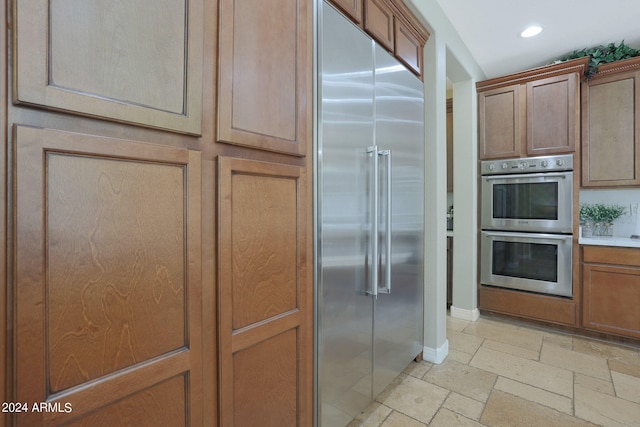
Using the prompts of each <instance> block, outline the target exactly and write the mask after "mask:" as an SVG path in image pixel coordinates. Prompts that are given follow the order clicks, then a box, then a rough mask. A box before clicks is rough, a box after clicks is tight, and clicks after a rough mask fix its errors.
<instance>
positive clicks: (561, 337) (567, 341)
mask: <svg viewBox="0 0 640 427" xmlns="http://www.w3.org/2000/svg"><path fill="white" fill-rule="evenodd" d="M542 343H543V344H545V343H546V344H552V345H556V346H558V347H562V348H566V349H567V350H572V349H573V336H571V335H567V334H561V333H555V332H546V331H545V332H544V333H543V338H542Z"/></svg>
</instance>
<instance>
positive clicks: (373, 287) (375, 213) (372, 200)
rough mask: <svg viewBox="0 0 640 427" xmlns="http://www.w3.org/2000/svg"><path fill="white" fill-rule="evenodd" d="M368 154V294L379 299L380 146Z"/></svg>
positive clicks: (368, 150) (375, 146) (374, 146)
mask: <svg viewBox="0 0 640 427" xmlns="http://www.w3.org/2000/svg"><path fill="white" fill-rule="evenodd" d="M367 153H368V155H369V156H370V161H371V172H373V173H371V174H370V175H369V176H370V181H369V183H370V187H369V211H370V216H371V218H370V221H371V230H370V232H371V238H370V239H371V262H370V263H369V268H370V270H371V272H370V274H369V278H370V281H369V283H368V285H367V294H369V295H373V296H374V297H376V298H377V297H378V280H379V279H378V271H379V262H380V261H379V259H380V254H379V251H380V248H379V237H378V233H379V227H378V222H379V221H380V219H379V206H380V168H379V162H378V146H377V145H372V146H370V147H367Z"/></svg>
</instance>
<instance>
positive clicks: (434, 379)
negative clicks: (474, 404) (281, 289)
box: [424, 360, 496, 402]
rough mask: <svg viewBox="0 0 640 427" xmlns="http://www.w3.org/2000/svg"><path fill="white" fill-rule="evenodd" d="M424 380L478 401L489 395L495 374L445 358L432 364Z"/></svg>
mask: <svg viewBox="0 0 640 427" xmlns="http://www.w3.org/2000/svg"><path fill="white" fill-rule="evenodd" d="M424 380H425V381H428V382H430V383H433V384H437V385H439V386H440V387H444V388H446V389H447V390H451V391H455V392H456V393H459V394H461V395H463V396H467V397H470V398H472V399H475V400H478V401H480V402H485V401H486V400H487V398H488V397H489V393H490V392H491V388H492V387H493V384H494V383H495V381H496V375H495V374H493V373H491V372H487V371H484V370H482V369H478V368H475V367H473V366H469V365H465V364H462V363H458V362H454V361H450V360H445V361H444V363H442V364H441V365H434V366H433V367H432V368H431V369H430V370H429V372H427V374H426V375H425V376H424Z"/></svg>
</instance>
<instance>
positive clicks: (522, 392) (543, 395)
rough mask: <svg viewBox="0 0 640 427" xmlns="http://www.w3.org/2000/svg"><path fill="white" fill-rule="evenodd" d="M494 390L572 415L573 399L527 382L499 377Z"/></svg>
mask: <svg viewBox="0 0 640 427" xmlns="http://www.w3.org/2000/svg"><path fill="white" fill-rule="evenodd" d="M494 389H495V390H500V391H504V392H507V393H511V394H513V395H515V396H518V397H521V398H523V399H527V400H530V401H532V402H536V403H539V404H541V405H544V406H548V407H550V408H553V409H556V410H558V411H560V412H564V413H565V414H569V415H573V399H571V398H569V397H566V396H560V395H558V394H555V393H551V392H550V391H546V390H542V389H540V388H537V387H533V386H530V385H528V384H522V383H519V382H517V381H513V380H510V379H508V378H503V377H499V378H498V381H497V382H496V386H495V388H494Z"/></svg>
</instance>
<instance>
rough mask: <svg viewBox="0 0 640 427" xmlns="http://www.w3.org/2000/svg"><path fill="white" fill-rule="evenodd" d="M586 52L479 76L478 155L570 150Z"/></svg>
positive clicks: (575, 137) (490, 156) (576, 125)
mask: <svg viewBox="0 0 640 427" xmlns="http://www.w3.org/2000/svg"><path fill="white" fill-rule="evenodd" d="M587 62H588V58H582V59H576V60H572V61H566V62H564V63H561V64H555V65H550V66H547V67H541V68H536V69H533V70H528V71H524V72H522V73H517V74H512V75H508V76H504V77H499V78H495V79H491V80H486V81H483V82H478V83H477V84H476V88H477V91H478V141H479V157H480V159H482V160H486V159H500V158H510V157H525V156H543V155H549V154H559V153H572V152H574V151H575V147H576V141H577V140H578V138H579V135H580V133H579V132H580V120H579V117H580V102H579V97H580V81H581V77H582V75H583V74H584V70H585V67H586V64H587Z"/></svg>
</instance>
